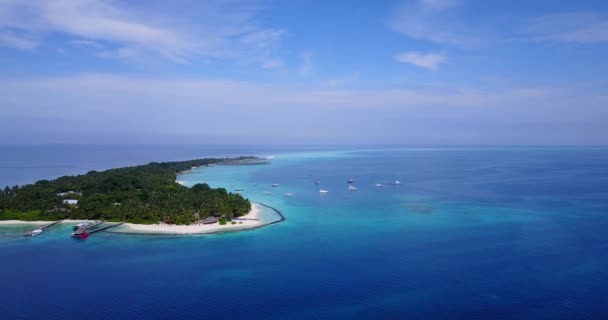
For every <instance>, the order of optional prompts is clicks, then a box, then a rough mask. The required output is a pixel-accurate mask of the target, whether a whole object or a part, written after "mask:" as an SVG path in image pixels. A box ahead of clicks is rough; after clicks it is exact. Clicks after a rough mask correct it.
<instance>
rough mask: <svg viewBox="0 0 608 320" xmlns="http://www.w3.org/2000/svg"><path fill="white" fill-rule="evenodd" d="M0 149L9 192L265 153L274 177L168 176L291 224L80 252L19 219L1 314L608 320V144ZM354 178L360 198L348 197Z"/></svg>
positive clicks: (2, 233)
mask: <svg viewBox="0 0 608 320" xmlns="http://www.w3.org/2000/svg"><path fill="white" fill-rule="evenodd" d="M0 151H1V152H0V153H1V154H2V157H1V158H2V159H0V184H2V185H6V184H9V185H12V184H23V183H31V182H33V181H35V180H37V179H43V178H44V179H48V178H53V177H57V176H60V175H63V174H76V173H84V172H87V171H89V170H101V169H106V168H110V167H116V166H125V165H133V164H142V163H146V162H150V161H168V160H184V159H190V158H199V157H205V156H234V155H261V156H272V164H271V165H268V166H216V167H209V168H197V169H194V170H191V171H189V172H186V173H184V174H182V175H180V177H179V180H181V181H183V182H184V183H185V184H186V185H192V184H194V183H198V182H206V183H208V184H209V185H211V186H212V187H223V188H226V189H228V190H234V189H243V190H244V192H243V195H244V196H246V197H247V198H249V199H250V200H252V201H257V202H261V203H264V204H267V205H271V206H273V207H275V208H277V209H279V210H280V211H281V212H282V213H283V214H284V216H285V217H286V220H285V221H284V222H281V223H278V224H274V225H270V226H267V227H264V228H260V229H255V230H251V231H242V232H234V233H224V234H214V235H197V236H146V235H121V234H113V233H109V232H100V233H97V234H94V235H92V236H91V237H89V238H88V239H86V240H84V241H78V240H74V239H71V238H70V237H69V232H70V231H69V229H70V226H69V225H60V226H58V227H53V228H50V229H48V230H47V231H45V232H44V233H43V234H41V235H40V236H37V237H34V238H24V237H23V236H22V235H21V234H22V233H21V232H22V231H23V230H25V229H26V228H27V227H25V226H2V227H0V301H1V303H0V317H1V318H2V319H79V320H82V319H83V318H86V319H174V318H195V319H198V318H211V319H606V318H608V294H606V293H607V292H608V254H607V253H608V239H607V238H606V237H605V232H606V231H607V230H608V149H602V148H587V149H585V148H386V149H380V148H377V149H373V148H367V149H366V148H352V147H351V148H348V149H344V148H339V147H332V148H327V147H326V148H306V149H303V148H298V147H290V148H286V147H279V146H274V147H269V146H266V147H257V148H256V147H252V146H233V147H217V146H195V145H187V146H183V145H178V146H152V145H149V146H135V145H133V146H94V145H88V146H87V145H74V146H69V145H63V146H20V147H17V146H0ZM348 179H353V185H355V186H356V187H357V188H358V190H356V191H349V190H347V186H348V185H349V184H348V183H347V180H348ZM395 180H399V181H400V182H401V183H400V184H398V185H396V184H394V181H395ZM315 181H319V182H320V184H318V185H317V184H315ZM273 183H278V184H280V186H279V187H277V188H273V187H272V186H271V185H272V184H273ZM376 184H382V185H383V186H382V187H379V186H376ZM320 189H324V190H327V191H328V192H327V193H325V194H321V193H320V192H319V190H320ZM265 192H271V194H266V193H265ZM285 193H292V194H293V195H292V196H287V195H285Z"/></svg>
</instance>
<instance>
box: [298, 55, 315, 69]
mask: <svg viewBox="0 0 608 320" xmlns="http://www.w3.org/2000/svg"><path fill="white" fill-rule="evenodd" d="M313 68H314V65H313V63H312V53H310V52H304V53H302V63H301V64H300V67H299V68H298V72H299V73H300V74H301V75H308V74H310V73H311V72H312V70H313Z"/></svg>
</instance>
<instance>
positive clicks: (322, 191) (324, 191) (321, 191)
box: [319, 189, 329, 193]
mask: <svg viewBox="0 0 608 320" xmlns="http://www.w3.org/2000/svg"><path fill="white" fill-rule="evenodd" d="M328 192H329V191H327V190H323V189H321V190H319V193H328Z"/></svg>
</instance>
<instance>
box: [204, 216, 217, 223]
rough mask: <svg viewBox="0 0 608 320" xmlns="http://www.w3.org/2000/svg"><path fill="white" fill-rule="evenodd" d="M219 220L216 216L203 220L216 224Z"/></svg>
mask: <svg viewBox="0 0 608 320" xmlns="http://www.w3.org/2000/svg"><path fill="white" fill-rule="evenodd" d="M217 222H218V219H217V218H216V217H208V218H207V219H205V220H203V224H214V223H217Z"/></svg>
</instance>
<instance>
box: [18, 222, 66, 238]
mask: <svg viewBox="0 0 608 320" xmlns="http://www.w3.org/2000/svg"><path fill="white" fill-rule="evenodd" d="M62 222H63V220H59V221H55V222H51V223H49V224H47V225H44V226H42V227H40V228H36V229H34V230H32V231H27V232H25V233H24V234H23V235H24V236H27V237H31V236H35V235H39V234H40V233H42V232H38V233H36V232H34V231H36V230H42V231H44V230H46V229H48V228H50V227H52V226H54V225H56V224H59V223H62Z"/></svg>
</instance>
